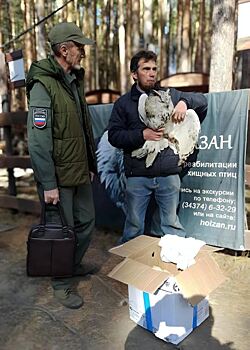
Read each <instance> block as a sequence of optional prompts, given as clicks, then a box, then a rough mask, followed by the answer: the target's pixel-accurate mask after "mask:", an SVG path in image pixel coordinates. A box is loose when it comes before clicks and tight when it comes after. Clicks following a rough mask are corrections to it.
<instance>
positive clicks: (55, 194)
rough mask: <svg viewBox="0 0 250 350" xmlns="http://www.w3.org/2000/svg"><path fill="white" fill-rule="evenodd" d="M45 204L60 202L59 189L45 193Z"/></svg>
mask: <svg viewBox="0 0 250 350" xmlns="http://www.w3.org/2000/svg"><path fill="white" fill-rule="evenodd" d="M44 202H45V203H52V204H54V205H55V204H57V202H59V191H58V188H55V189H54V190H50V191H44Z"/></svg>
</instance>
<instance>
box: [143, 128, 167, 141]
mask: <svg viewBox="0 0 250 350" xmlns="http://www.w3.org/2000/svg"><path fill="white" fill-rule="evenodd" d="M163 133H164V128H160V129H158V130H153V129H149V128H146V129H144V130H143V138H144V140H146V141H159V140H160V139H162V137H163Z"/></svg>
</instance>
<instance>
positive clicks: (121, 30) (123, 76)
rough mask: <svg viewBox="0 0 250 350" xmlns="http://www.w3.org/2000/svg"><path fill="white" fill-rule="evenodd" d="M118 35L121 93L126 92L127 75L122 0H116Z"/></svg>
mask: <svg viewBox="0 0 250 350" xmlns="http://www.w3.org/2000/svg"><path fill="white" fill-rule="evenodd" d="M118 13H119V17H118V23H119V26H118V35H119V59H120V82H121V86H120V90H121V92H122V93H125V92H126V87H127V79H126V78H127V75H126V62H125V58H126V53H125V27H124V20H125V18H124V8H123V0H118Z"/></svg>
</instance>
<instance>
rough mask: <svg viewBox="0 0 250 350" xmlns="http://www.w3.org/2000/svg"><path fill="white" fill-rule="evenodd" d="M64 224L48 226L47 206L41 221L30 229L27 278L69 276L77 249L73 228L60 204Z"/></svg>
mask: <svg viewBox="0 0 250 350" xmlns="http://www.w3.org/2000/svg"><path fill="white" fill-rule="evenodd" d="M56 206H57V209H58V212H59V216H60V218H61V224H55V223H46V213H45V212H46V204H45V203H44V204H43V205H42V212H41V221H40V224H39V225H35V226H33V227H32V228H31V230H30V232H29V236H28V240H27V250H28V252H27V275H28V276H52V277H70V276H72V275H73V267H74V257H75V249H76V235H75V233H74V229H73V228H72V227H71V226H68V225H67V223H66V220H65V216H64V213H63V209H62V207H61V205H60V204H57V205H56Z"/></svg>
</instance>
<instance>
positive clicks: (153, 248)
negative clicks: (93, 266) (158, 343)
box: [109, 236, 225, 344]
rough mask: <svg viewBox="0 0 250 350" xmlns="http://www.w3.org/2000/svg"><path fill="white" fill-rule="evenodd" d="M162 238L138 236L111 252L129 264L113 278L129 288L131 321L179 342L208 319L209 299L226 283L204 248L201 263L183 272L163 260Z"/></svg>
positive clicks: (199, 257)
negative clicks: (160, 245)
mask: <svg viewBox="0 0 250 350" xmlns="http://www.w3.org/2000/svg"><path fill="white" fill-rule="evenodd" d="M159 240H160V239H159V238H153V237H149V236H139V237H137V238H135V239H133V240H131V241H129V242H127V243H125V244H122V245H120V246H118V247H114V248H112V249H110V252H111V253H113V254H116V255H119V256H121V257H124V258H125V259H124V260H123V261H122V262H121V263H119V264H118V265H117V266H115V268H114V269H113V270H112V271H111V272H110V273H109V277H111V278H114V279H116V280H118V281H120V282H123V283H126V284H127V285H128V292H129V313H130V318H131V319H132V320H133V321H134V322H136V323H137V324H138V325H140V326H142V327H144V328H146V329H148V330H149V331H151V332H153V333H154V334H155V336H157V337H158V338H161V339H163V340H165V341H167V342H171V343H173V344H178V343H180V342H181V341H182V340H183V339H184V338H185V337H186V336H187V335H188V334H190V333H191V332H192V330H193V329H195V328H196V327H198V326H199V325H200V324H201V323H202V322H203V321H204V320H205V319H206V318H207V317H208V316H209V303H208V300H207V297H208V295H209V294H210V293H211V292H212V291H213V290H215V289H216V288H217V287H218V286H219V285H220V284H221V283H222V282H223V281H224V280H225V278H224V276H223V274H222V272H221V270H220V268H219V266H218V265H217V263H216V262H215V260H214V259H213V258H212V256H211V254H210V253H211V252H212V251H214V250H216V249H215V248H213V247H209V246H207V245H206V246H203V247H202V248H201V250H200V252H199V253H198V254H197V256H196V257H195V261H196V263H195V264H194V265H192V266H190V267H189V268H188V269H186V270H184V271H180V270H178V269H177V268H176V265H175V264H173V263H166V262H163V261H162V260H161V258H160V249H161V248H160V247H159V246H158V243H159Z"/></svg>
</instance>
